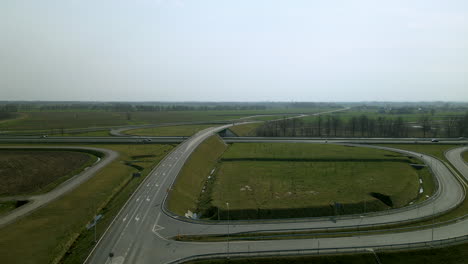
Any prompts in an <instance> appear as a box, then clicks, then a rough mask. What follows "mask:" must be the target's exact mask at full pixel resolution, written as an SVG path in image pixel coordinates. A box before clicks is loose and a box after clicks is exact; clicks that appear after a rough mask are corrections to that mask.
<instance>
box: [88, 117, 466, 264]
mask: <svg viewBox="0 0 468 264" xmlns="http://www.w3.org/2000/svg"><path fill="white" fill-rule="evenodd" d="M229 126H230V125H225V126H220V127H216V128H208V129H205V130H203V131H200V132H198V133H197V134H195V135H194V136H192V137H191V138H189V139H188V140H186V141H185V142H183V143H182V144H180V145H179V146H178V147H177V148H175V149H174V150H173V151H172V153H170V154H169V155H168V156H166V158H165V159H164V160H163V161H161V163H160V164H159V165H158V166H157V167H156V168H155V169H154V170H153V171H152V172H151V173H150V175H149V176H148V177H147V178H146V179H145V181H144V182H143V183H142V184H141V185H140V186H139V188H138V189H137V191H135V193H134V194H133V195H132V197H131V198H130V199H129V200H128V201H127V203H126V204H125V206H124V207H123V208H122V210H121V211H120V212H119V214H118V215H117V216H116V218H115V219H114V220H113V222H112V224H111V225H110V226H109V228H108V229H107V231H106V232H105V234H104V235H103V236H102V238H101V239H100V240H99V242H98V244H97V245H96V247H95V248H94V249H93V251H92V252H91V254H90V255H89V256H88V258H87V259H86V261H85V263H100V264H102V263H114V264H115V263H142V264H144V263H180V262H182V261H186V260H190V259H198V258H209V257H226V256H258V255H278V254H282V255H283V254H294V255H297V254H322V253H323V254H326V253H340V252H343V253H344V252H364V251H369V250H373V249H381V248H392V249H399V248H400V249H401V248H411V247H425V246H428V245H440V244H449V243H454V242H459V241H464V240H466V239H467V235H468V219H460V221H456V222H455V221H453V222H451V223H450V224H448V225H444V226H437V227H432V228H427V229H420V230H412V231H403V232H401V230H400V231H399V232H395V233H381V234H372V235H358V236H347V237H330V238H320V239H313V238H310V239H294V240H266V241H236V242H229V241H227V242H203V243H197V242H195V243H194V242H180V241H175V240H172V239H171V238H172V237H175V236H177V235H178V234H183V235H211V234H228V233H229V232H232V233H239V232H253V231H256V232H258V231H287V230H295V231H297V230H305V229H308V230H310V229H324V228H345V227H356V226H363V227H366V226H367V227H368V226H383V225H389V224H396V223H404V222H412V221H416V220H421V219H426V218H429V219H430V218H432V217H433V216H434V215H438V214H442V213H444V212H447V211H449V210H451V209H453V208H455V207H456V206H457V205H459V204H460V203H461V202H462V201H463V199H464V197H465V189H464V186H463V185H462V184H461V183H460V181H459V180H458V179H457V178H456V176H455V175H454V174H453V173H452V171H451V170H449V169H448V168H447V167H446V166H445V165H444V164H443V163H442V162H441V161H439V160H438V159H436V158H434V157H431V156H428V155H424V154H421V153H416V152H411V151H404V150H397V149H392V148H383V147H382V148H383V149H387V150H391V151H397V152H400V153H404V154H406V155H411V156H414V157H417V158H419V159H421V160H423V161H424V162H425V163H426V164H427V165H428V166H429V167H430V168H431V170H432V171H433V173H434V176H435V178H436V181H437V184H438V191H437V192H436V194H435V195H434V196H433V197H431V198H430V199H428V200H426V201H425V202H422V203H420V204H416V205H412V206H408V207H405V208H400V209H395V210H388V211H386V212H376V213H369V214H366V215H365V216H364V217H360V216H359V215H349V216H342V217H339V218H338V219H337V221H336V222H332V221H330V220H329V218H307V219H302V220H298V219H295V220H287V221H250V222H234V221H231V222H227V221H222V222H209V221H198V220H192V219H187V218H185V217H183V216H178V215H174V214H172V213H171V212H169V211H168V210H167V209H166V207H165V202H166V199H167V195H168V192H169V191H170V189H171V187H172V185H173V183H174V181H175V179H176V177H177V175H178V173H179V171H180V170H181V168H182V166H183V165H184V163H185V162H186V160H187V159H188V157H189V156H190V154H191V153H192V152H193V151H194V149H195V148H196V147H197V146H198V145H199V144H200V143H201V142H203V141H204V140H205V139H206V138H208V137H209V136H211V135H213V134H214V133H216V132H218V131H220V130H223V129H225V128H227V127H229ZM329 142H331V141H329ZM362 147H371V146H362ZM372 147H374V146H372ZM466 149H467V148H466V147H464V148H457V149H455V150H453V151H454V152H448V153H447V158H448V160H449V161H450V162H451V163H452V164H454V166H456V167H457V168H458V167H459V166H460V168H458V170H459V171H460V172H461V173H463V176H464V177H465V178H467V179H468V174H467V170H468V168H467V165H466V163H464V162H462V161H461V157H460V155H459V153H461V152H462V151H465V150H466ZM457 153H458V154H457Z"/></svg>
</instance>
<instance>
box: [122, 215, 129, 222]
mask: <svg viewBox="0 0 468 264" xmlns="http://www.w3.org/2000/svg"><path fill="white" fill-rule="evenodd" d="M127 217H128V214H127V215H126V216H125V217H124V219H123V222H125V221H127Z"/></svg>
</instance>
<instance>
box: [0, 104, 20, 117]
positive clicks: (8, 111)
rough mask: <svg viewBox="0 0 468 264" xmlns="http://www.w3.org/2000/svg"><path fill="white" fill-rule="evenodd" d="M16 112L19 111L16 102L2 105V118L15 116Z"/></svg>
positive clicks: (0, 114) (0, 107)
mask: <svg viewBox="0 0 468 264" xmlns="http://www.w3.org/2000/svg"><path fill="white" fill-rule="evenodd" d="M15 112H18V107H17V106H16V105H14V104H6V105H0V120H1V119H8V118H11V117H13V116H14V113H15Z"/></svg>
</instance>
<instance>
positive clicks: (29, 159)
mask: <svg viewBox="0 0 468 264" xmlns="http://www.w3.org/2000/svg"><path fill="white" fill-rule="evenodd" d="M95 161H96V156H94V155H91V154H88V153H83V152H81V151H72V150H53V149H0V167H1V168H2V169H1V170H0V181H1V182H2V185H1V186H0V196H13V195H29V194H37V193H44V192H48V191H50V190H52V189H53V188H55V187H56V186H57V185H59V184H60V183H62V182H64V181H66V180H67V179H69V178H70V177H72V176H74V175H76V174H78V173H80V172H81V171H82V170H83V169H84V168H86V167H89V166H91V165H92V164H93V163H94V162H95Z"/></svg>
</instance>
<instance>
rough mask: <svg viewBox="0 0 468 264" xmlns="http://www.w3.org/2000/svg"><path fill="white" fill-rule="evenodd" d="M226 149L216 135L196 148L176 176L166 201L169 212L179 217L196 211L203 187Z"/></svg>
mask: <svg viewBox="0 0 468 264" xmlns="http://www.w3.org/2000/svg"><path fill="white" fill-rule="evenodd" d="M226 148H227V145H226V144H225V143H224V142H223V141H222V140H221V139H220V138H219V136H217V135H214V136H211V137H210V138H208V139H207V140H205V141H204V142H203V143H201V144H200V146H198V148H197V149H196V150H195V151H194V152H193V153H192V155H191V156H190V157H189V159H188V161H187V162H186V163H185V165H184V167H183V168H182V170H181V172H180V173H179V176H177V180H176V182H175V184H174V187H173V190H172V191H171V193H170V196H169V199H168V209H169V210H170V211H172V212H173V213H176V214H179V215H184V214H185V213H186V212H187V210H190V211H192V212H195V211H196V209H197V207H198V202H199V197H200V193H201V191H202V188H203V185H204V184H205V182H206V181H207V178H208V176H209V175H210V172H211V170H212V169H213V168H214V164H216V163H217V161H218V159H219V157H220V156H221V155H222V154H223V152H224V151H225V150H226Z"/></svg>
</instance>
